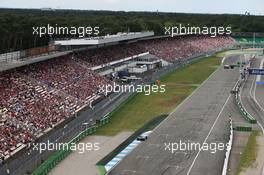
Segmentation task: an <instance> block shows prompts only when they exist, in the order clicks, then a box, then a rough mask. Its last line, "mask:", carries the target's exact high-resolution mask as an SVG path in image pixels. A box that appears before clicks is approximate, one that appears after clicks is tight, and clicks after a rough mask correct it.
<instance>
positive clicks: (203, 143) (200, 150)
mask: <svg viewBox="0 0 264 175" xmlns="http://www.w3.org/2000/svg"><path fill="white" fill-rule="evenodd" d="M230 97H231V94H230V95H229V96H228V98H227V99H226V101H225V104H224V106H223V107H222V109H221V111H220V112H219V114H218V116H217V117H216V119H215V121H214V124H213V125H212V127H211V129H210V131H209V133H208V134H207V136H206V137H205V139H204V141H203V144H204V143H206V141H207V139H208V138H209V136H210V135H211V132H212V131H213V129H214V127H215V124H216V123H217V121H218V119H219V117H220V115H221V114H222V112H223V111H224V109H225V106H226V104H227V102H228V101H229V99H230ZM200 152H201V149H199V151H198V153H197V154H196V156H195V158H194V160H193V162H192V164H191V166H190V168H189V170H188V172H187V175H189V174H190V172H191V170H192V168H193V166H194V163H195V161H196V159H197V158H198V156H199V154H200Z"/></svg>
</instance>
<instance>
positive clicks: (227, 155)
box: [222, 119, 233, 175]
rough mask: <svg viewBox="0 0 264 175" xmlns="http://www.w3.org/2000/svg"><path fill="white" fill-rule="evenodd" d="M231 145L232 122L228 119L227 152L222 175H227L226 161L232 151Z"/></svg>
mask: <svg viewBox="0 0 264 175" xmlns="http://www.w3.org/2000/svg"><path fill="white" fill-rule="evenodd" d="M232 143H233V122H232V119H230V136H229V141H228V146H227V151H226V154H225V161H224V166H223V170H222V175H226V174H227V169H228V161H229V156H230V152H231V149H232Z"/></svg>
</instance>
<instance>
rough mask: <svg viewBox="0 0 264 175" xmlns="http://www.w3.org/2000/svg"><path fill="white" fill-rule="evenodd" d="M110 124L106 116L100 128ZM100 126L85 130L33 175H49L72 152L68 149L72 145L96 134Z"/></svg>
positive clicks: (101, 121)
mask: <svg viewBox="0 0 264 175" xmlns="http://www.w3.org/2000/svg"><path fill="white" fill-rule="evenodd" d="M108 122H109V116H108V115H106V116H105V117H103V118H102V119H101V120H100V122H99V125H98V126H103V125H105V124H107V123H108ZM98 126H92V127H90V128H87V129H85V130H84V131H82V132H81V133H80V134H78V135H77V136H76V137H74V138H73V139H72V140H71V141H70V142H68V143H67V144H68V145H69V146H68V147H66V148H65V149H63V150H59V151H56V152H55V153H54V154H53V155H52V156H51V157H49V158H48V159H47V160H46V161H45V162H44V163H43V164H41V166H39V167H38V168H37V169H36V170H35V171H34V172H33V173H32V175H47V174H48V173H49V172H50V171H51V170H52V168H54V167H55V166H56V165H57V164H59V163H60V162H61V161H62V160H63V159H64V158H66V157H67V156H68V155H69V154H70V153H71V152H72V150H70V149H68V148H69V147H70V145H72V144H76V143H78V142H80V141H81V140H82V139H83V138H85V137H87V136H88V135H91V134H93V133H95V132H96V130H97V128H98Z"/></svg>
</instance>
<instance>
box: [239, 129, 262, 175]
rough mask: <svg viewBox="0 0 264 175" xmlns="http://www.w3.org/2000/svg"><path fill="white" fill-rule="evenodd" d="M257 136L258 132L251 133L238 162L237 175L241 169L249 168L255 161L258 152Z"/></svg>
mask: <svg viewBox="0 0 264 175" xmlns="http://www.w3.org/2000/svg"><path fill="white" fill-rule="evenodd" d="M259 135H260V133H259V132H258V131H253V132H252V133H251V134H250V137H249V139H248V142H247V146H246V148H245V150H244V152H243V154H242V156H241V159H240V161H239V165H238V168H237V173H236V174H237V175H239V174H240V172H241V171H243V169H245V168H248V167H250V166H251V165H252V164H253V163H254V162H255V161H256V159H257V152H258V144H257V136H259Z"/></svg>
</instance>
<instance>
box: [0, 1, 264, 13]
mask: <svg viewBox="0 0 264 175" xmlns="http://www.w3.org/2000/svg"><path fill="white" fill-rule="evenodd" d="M0 7H11V8H43V7H51V8H66V9H86V10H124V11H156V10H159V11H162V12H187V13H221V14H222V13H236V14H244V13H245V11H249V12H250V13H251V14H255V15H260V14H261V15H264V0H74V1H73V0H0Z"/></svg>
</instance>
